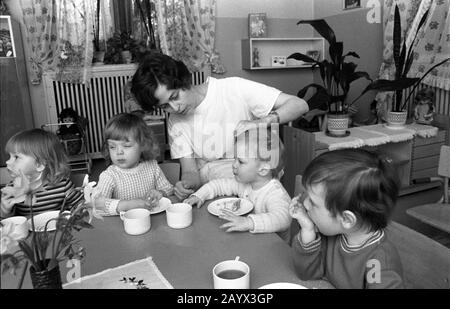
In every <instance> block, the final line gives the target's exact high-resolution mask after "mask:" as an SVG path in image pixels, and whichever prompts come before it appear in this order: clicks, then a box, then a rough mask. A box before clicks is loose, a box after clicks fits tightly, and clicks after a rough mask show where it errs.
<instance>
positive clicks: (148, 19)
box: [131, 0, 160, 50]
mask: <svg viewBox="0 0 450 309" xmlns="http://www.w3.org/2000/svg"><path fill="white" fill-rule="evenodd" d="M132 5H133V7H132V16H131V27H132V31H131V32H132V33H133V37H134V38H135V39H137V40H138V41H142V42H146V46H145V47H147V48H148V49H156V50H160V47H159V46H160V45H159V40H158V37H157V36H155V30H154V29H155V28H157V25H156V11H155V3H154V1H151V0H133V1H132Z"/></svg>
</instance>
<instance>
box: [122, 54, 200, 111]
mask: <svg viewBox="0 0 450 309" xmlns="http://www.w3.org/2000/svg"><path fill="white" fill-rule="evenodd" d="M158 84H162V85H165V86H166V87H167V89H168V90H170V89H189V88H190V87H191V84H192V79H191V73H190V72H189V70H188V69H187V67H186V65H185V64H184V63H183V62H181V61H177V60H175V59H173V58H171V57H169V56H167V55H164V54H160V53H155V52H150V53H148V54H146V55H145V56H144V57H143V58H142V59H141V61H140V63H139V67H138V68H137V70H136V73H134V76H133V79H132V82H131V92H132V93H133V95H134V97H135V98H136V101H137V102H138V104H139V105H140V106H141V108H142V109H143V110H145V111H151V110H153V109H154V108H155V106H156V105H157V104H158V103H159V102H158V99H156V98H155V96H154V94H155V90H156V88H157V87H158Z"/></svg>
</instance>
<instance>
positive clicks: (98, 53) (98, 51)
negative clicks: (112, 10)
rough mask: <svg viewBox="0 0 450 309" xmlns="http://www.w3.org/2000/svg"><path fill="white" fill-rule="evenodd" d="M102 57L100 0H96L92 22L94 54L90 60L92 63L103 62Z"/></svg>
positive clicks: (103, 52) (103, 51) (103, 53)
mask: <svg viewBox="0 0 450 309" xmlns="http://www.w3.org/2000/svg"><path fill="white" fill-rule="evenodd" d="M104 58H105V50H104V48H102V44H100V0H97V6H96V10H95V23H94V55H93V59H92V62H93V63H94V65H99V64H103V60H104Z"/></svg>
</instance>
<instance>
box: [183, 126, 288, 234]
mask: <svg viewBox="0 0 450 309" xmlns="http://www.w3.org/2000/svg"><path fill="white" fill-rule="evenodd" d="M258 135H259V136H258ZM235 148H236V156H235V157H236V158H235V160H234V163H233V174H234V178H223V179H215V180H212V181H210V182H208V183H207V184H205V185H203V186H202V187H201V188H200V189H199V190H198V191H197V192H195V193H194V194H192V195H191V196H190V197H189V198H188V199H186V200H185V202H186V203H188V204H191V205H197V206H198V207H200V206H201V205H202V204H203V203H204V201H205V200H209V199H212V198H215V197H217V196H225V195H228V196H229V195H237V196H238V197H240V198H244V199H247V200H249V201H250V202H252V203H253V205H254V210H253V213H251V214H249V215H248V216H245V217H244V216H237V215H235V214H233V212H231V211H228V210H225V209H224V210H222V215H221V218H222V219H225V220H226V221H228V222H227V223H225V224H223V225H222V226H221V228H224V229H226V231H227V232H232V231H250V232H251V233H271V232H278V235H279V236H280V237H281V238H283V239H284V240H286V241H288V236H289V227H290V224H291V218H290V216H289V202H290V197H289V194H288V193H287V192H286V190H285V189H284V188H283V186H282V185H281V183H280V181H279V180H278V179H277V176H278V175H279V174H280V171H281V170H282V168H283V144H282V143H281V141H280V139H279V136H278V134H277V133H276V132H271V131H270V130H267V126H259V128H256V129H250V130H248V131H246V132H244V133H242V134H240V135H239V136H238V137H237V141H236V143H235Z"/></svg>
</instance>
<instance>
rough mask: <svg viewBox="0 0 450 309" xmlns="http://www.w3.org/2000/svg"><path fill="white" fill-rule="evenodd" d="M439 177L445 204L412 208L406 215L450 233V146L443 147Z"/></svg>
mask: <svg viewBox="0 0 450 309" xmlns="http://www.w3.org/2000/svg"><path fill="white" fill-rule="evenodd" d="M438 175H439V176H441V177H443V183H444V200H443V203H435V204H427V205H421V206H417V207H412V208H410V209H408V210H407V211H406V213H407V214H408V215H410V216H412V217H414V218H416V219H417V220H419V221H422V222H424V223H426V224H429V225H431V226H433V227H435V228H437V229H439V230H442V231H445V232H447V233H450V204H449V201H448V189H449V188H448V181H449V178H450V146H442V147H441V152H440V156H439V166H438Z"/></svg>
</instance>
